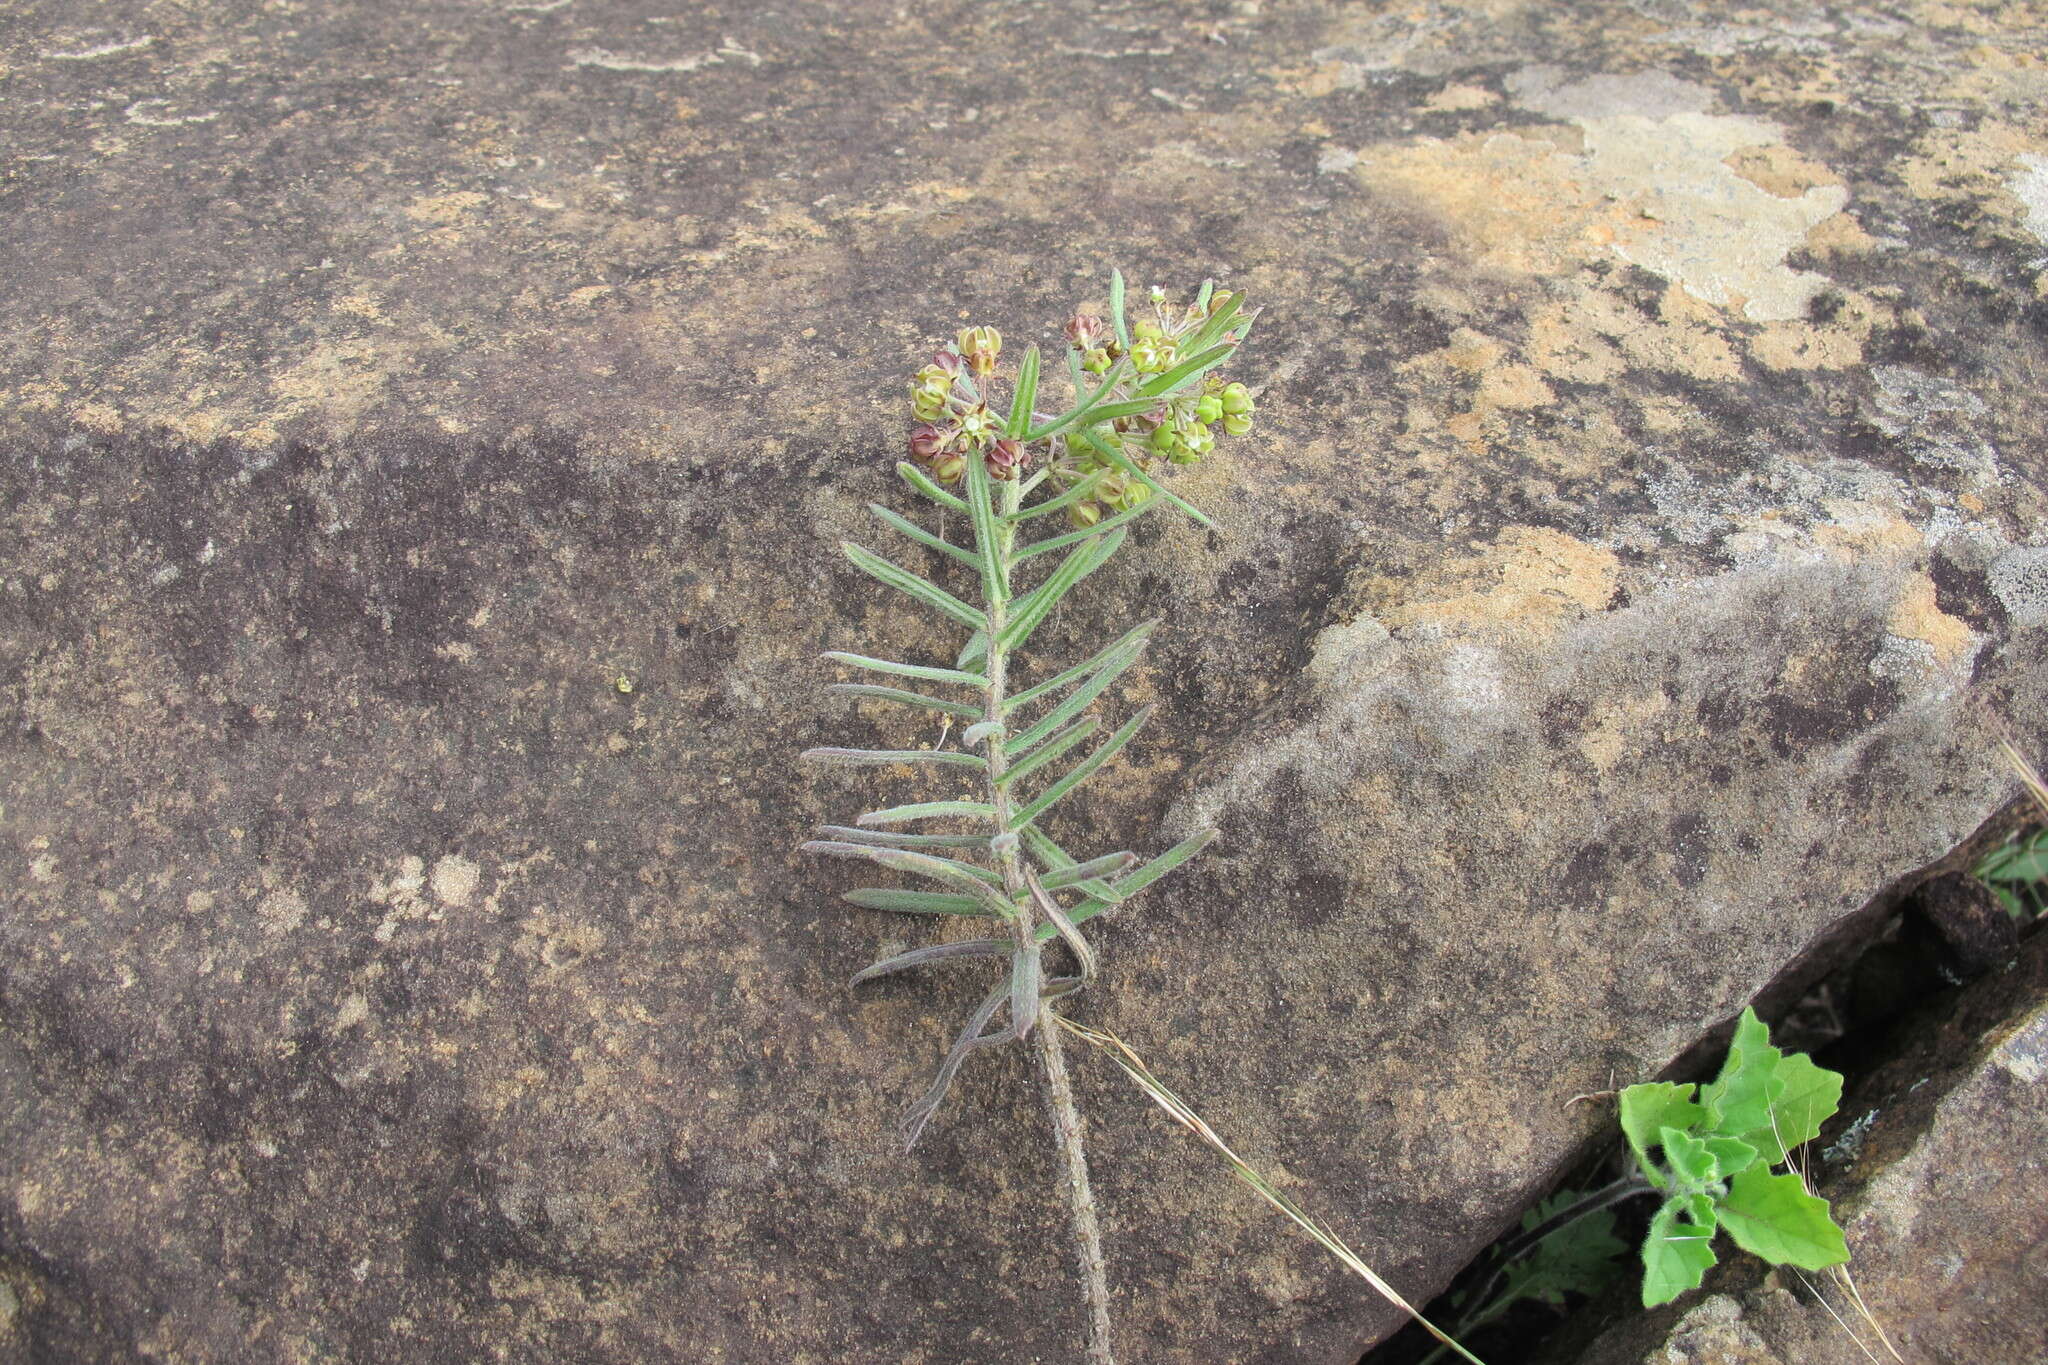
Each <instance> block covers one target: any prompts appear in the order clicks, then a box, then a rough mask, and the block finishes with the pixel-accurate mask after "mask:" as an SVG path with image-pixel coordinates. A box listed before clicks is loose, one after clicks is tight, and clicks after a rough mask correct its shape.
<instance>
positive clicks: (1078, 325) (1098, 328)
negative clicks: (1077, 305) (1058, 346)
mask: <svg viewBox="0 0 2048 1365" xmlns="http://www.w3.org/2000/svg"><path fill="white" fill-rule="evenodd" d="M1105 335H1107V333H1106V332H1105V331H1104V329H1103V326H1102V319H1101V318H1099V317H1096V316H1095V315H1094V314H1093V313H1076V314H1074V316H1072V317H1070V318H1068V319H1067V342H1068V344H1069V345H1071V346H1072V347H1073V348H1074V349H1075V350H1077V351H1092V350H1094V349H1096V348H1097V347H1098V346H1100V345H1102V339H1103V337H1104V336H1105Z"/></svg>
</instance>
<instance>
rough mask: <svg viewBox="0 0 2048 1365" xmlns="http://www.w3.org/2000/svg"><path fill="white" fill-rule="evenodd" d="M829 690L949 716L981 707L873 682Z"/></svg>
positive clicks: (975, 711)
mask: <svg viewBox="0 0 2048 1365" xmlns="http://www.w3.org/2000/svg"><path fill="white" fill-rule="evenodd" d="M825 690H826V691H827V692H831V693H834V694H835V695H838V696H842V697H865V698H868V699H870V700H873V701H894V702H901V703H903V705H905V706H921V707H923V708H924V709H925V710H927V711H943V712H945V713H946V714H947V715H949V716H963V717H967V716H978V715H980V714H981V708H980V707H978V706H969V705H967V703H965V702H958V701H940V700H939V699H938V698H937V697H927V696H926V695H925V694H924V693H922V692H906V691H904V690H903V689H902V688H900V687H876V686H874V685H873V684H872V683H832V684H830V685H829V686H827V687H826V688H825Z"/></svg>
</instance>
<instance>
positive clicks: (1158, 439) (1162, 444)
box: [1145, 423, 1180, 455]
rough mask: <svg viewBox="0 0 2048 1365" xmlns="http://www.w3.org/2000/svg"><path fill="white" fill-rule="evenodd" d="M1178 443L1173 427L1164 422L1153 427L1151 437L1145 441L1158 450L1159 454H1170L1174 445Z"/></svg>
mask: <svg viewBox="0 0 2048 1365" xmlns="http://www.w3.org/2000/svg"><path fill="white" fill-rule="evenodd" d="M1179 443H1180V442H1179V438H1178V437H1177V436H1176V435H1175V433H1174V429H1173V428H1172V427H1171V426H1168V425H1165V424H1164V423H1162V424H1161V425H1159V426H1158V427H1156V428H1154V429H1153V432H1152V435H1151V438H1150V439H1149V440H1147V441H1146V442H1145V444H1146V445H1148V446H1150V447H1151V448H1152V449H1153V450H1156V451H1158V452H1159V453H1160V454H1161V455H1167V454H1171V453H1172V451H1173V448H1174V446H1176V445H1178V444H1179Z"/></svg>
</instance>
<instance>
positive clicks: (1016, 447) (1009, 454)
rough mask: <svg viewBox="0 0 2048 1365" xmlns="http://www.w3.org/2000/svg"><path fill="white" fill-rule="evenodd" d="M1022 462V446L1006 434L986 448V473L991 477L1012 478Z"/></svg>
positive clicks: (1015, 475)
mask: <svg viewBox="0 0 2048 1365" xmlns="http://www.w3.org/2000/svg"><path fill="white" fill-rule="evenodd" d="M1023 463H1024V447H1023V446H1022V445H1021V444H1019V443H1018V442H1016V441H1014V440H1011V439H1010V438H1009V437H1008V436H1005V437H1003V438H1002V439H1001V440H999V441H997V442H996V443H995V444H994V445H992V446H990V447H989V448H988V473H989V477H990V478H992V479H1014V478H1016V477H1017V467H1018V466H1019V465H1021V464H1023Z"/></svg>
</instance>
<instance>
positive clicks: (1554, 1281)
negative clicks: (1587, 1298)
mask: <svg viewBox="0 0 2048 1365" xmlns="http://www.w3.org/2000/svg"><path fill="white" fill-rule="evenodd" d="M1578 1198H1579V1195H1578V1194H1577V1193H1576V1192H1574V1191H1569V1190H1567V1191H1563V1192H1561V1193H1559V1194H1557V1195H1555V1196H1553V1197H1552V1198H1549V1199H1546V1200H1544V1201H1543V1202H1542V1203H1540V1204H1538V1205H1537V1206H1536V1207H1535V1208H1533V1209H1531V1210H1529V1211H1528V1212H1527V1213H1525V1214H1523V1215H1522V1230H1523V1231H1524V1232H1533V1231H1534V1230H1535V1229H1537V1228H1539V1227H1541V1226H1542V1225H1543V1224H1544V1222H1545V1221H1547V1220H1548V1219H1550V1218H1553V1217H1555V1216H1556V1215H1557V1214H1559V1213H1562V1212H1563V1211H1564V1210H1565V1209H1567V1208H1569V1207H1570V1206H1571V1205H1572V1204H1573V1203H1574V1202H1575V1201H1576V1200H1577V1199H1578ZM1627 1254H1628V1243H1627V1242H1624V1241H1622V1240H1621V1238H1619V1237H1617V1236H1615V1235H1614V1211H1613V1210H1612V1209H1598V1210H1595V1211H1594V1212H1592V1213H1589V1214H1586V1215H1584V1216H1583V1217H1580V1218H1578V1219H1576V1220H1574V1221H1573V1222H1569V1223H1566V1224H1564V1225H1563V1226H1561V1227H1559V1228H1558V1229H1557V1230H1556V1231H1554V1232H1552V1233H1551V1234H1550V1235H1549V1236H1548V1237H1545V1238H1544V1239H1543V1240H1542V1241H1540V1242H1538V1243H1537V1244H1536V1245H1535V1246H1534V1247H1532V1248H1531V1249H1530V1250H1529V1252H1528V1254H1527V1255H1525V1256H1522V1257H1520V1258H1519V1259H1517V1260H1515V1261H1513V1262H1510V1263H1509V1265H1508V1267H1507V1270H1506V1281H1507V1291H1506V1294H1507V1297H1508V1299H1509V1301H1510V1302H1512V1301H1513V1300H1515V1299H1534V1300H1536V1301H1537V1302H1539V1303H1547V1304H1550V1305H1551V1306H1553V1307H1562V1306H1563V1305H1564V1296H1565V1295H1566V1294H1587V1295H1591V1294H1597V1293H1599V1292H1600V1291H1601V1290H1603V1289H1605V1288H1606V1287H1607V1286H1608V1285H1609V1284H1611V1283H1613V1281H1614V1279H1615V1277H1616V1276H1618V1275H1619V1274H1621V1271H1622V1262H1621V1260H1620V1258H1621V1257H1623V1256H1626V1255H1627ZM1501 1306H1502V1307H1505V1306H1506V1305H1505V1304H1503V1305H1501Z"/></svg>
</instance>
